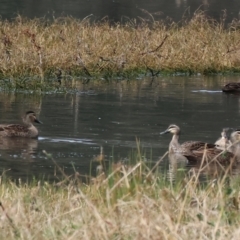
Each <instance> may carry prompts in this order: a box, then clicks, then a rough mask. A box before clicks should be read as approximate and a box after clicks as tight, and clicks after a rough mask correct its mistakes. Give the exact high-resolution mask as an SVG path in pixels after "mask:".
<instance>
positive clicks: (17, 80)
mask: <svg viewBox="0 0 240 240" xmlns="http://www.w3.org/2000/svg"><path fill="white" fill-rule="evenodd" d="M223 25H224V23H217V22H215V21H213V20H212V19H208V18H206V17H205V16H204V13H202V12H199V13H196V14H195V15H194V17H193V18H192V19H191V20H190V21H184V20H183V21H182V23H181V24H176V23H172V24H164V23H161V22H153V23H152V24H151V25H148V24H146V23H145V22H144V21H143V22H142V23H136V22H135V21H129V23H126V24H125V25H120V24H115V25H114V26H113V25H110V24H109V23H108V22H103V23H90V21H88V20H87V19H85V20H83V21H81V20H77V19H73V18H59V19H56V20H54V21H53V22H49V21H47V20H45V19H34V20H29V19H24V18H23V17H21V16H18V17H17V18H16V19H15V20H13V21H11V22H8V21H0V29H1V31H0V35H1V44H0V53H1V56H2V58H1V65H0V77H1V79H2V80H3V81H2V85H4V84H5V85H6V86H7V87H9V88H12V89H21V88H22V89H25V88H27V89H28V88H30V89H34V88H37V89H41V88H42V89H43V90H44V88H49V87H50V88H51V87H52V88H58V87H59V85H60V82H61V87H62V86H65V85H66V86H67V88H69V87H71V86H72V84H73V82H74V81H75V80H76V79H77V80H79V79H80V81H86V80H87V79H97V78H100V77H101V78H103V79H105V80H110V79H113V78H121V79H126V78H132V77H136V76H141V75H142V74H148V75H150V76H151V75H158V74H179V73H181V74H196V73H201V74H212V73H229V72H230V73H231V72H240V68H239V63H240V58H239V54H238V53H239V49H240V43H239V38H240V33H239V30H238V27H239V26H238V25H237V24H236V23H235V24H231V25H230V26H228V27H227V28H224V27H223ZM5 85H4V86H5Z"/></svg>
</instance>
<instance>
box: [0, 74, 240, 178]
mask: <svg viewBox="0 0 240 240" xmlns="http://www.w3.org/2000/svg"><path fill="white" fill-rule="evenodd" d="M238 79H239V77H238V76H214V77H203V76H198V77H161V78H154V79H152V78H145V79H141V80H132V81H127V80H123V81H113V82H112V83H101V81H100V80H99V81H95V82H92V83H91V82H90V83H89V84H87V85H86V84H85V85H79V87H78V91H77V92H76V93H73V94H69V93H67V94H41V95H40V94H39V95H37V94H29V93H28V94H24V93H5V92H0V105H1V108H0V122H1V123H21V116H22V115H23V114H24V112H25V111H27V110H34V111H35V112H36V113H37V115H38V116H39V117H38V118H39V119H40V120H41V121H42V122H43V124H42V125H38V126H37V127H38V129H39V139H38V140H15V139H1V140H0V171H1V172H3V171H6V173H7V175H8V176H11V177H12V178H14V179H18V178H21V179H32V178H33V176H36V177H37V178H41V177H44V178H45V179H49V180H56V176H55V173H56V167H55V165H54V163H53V162H52V161H51V160H50V159H48V158H47V157H46V155H45V154H44V153H43V150H45V151H47V152H48V153H51V154H52V157H53V158H54V159H55V161H56V162H57V164H58V165H59V166H60V167H61V168H63V169H64V171H65V173H66V174H68V175H69V174H73V173H74V169H75V170H76V171H78V172H79V173H80V174H82V175H85V174H86V175H89V174H90V172H91V173H92V174H93V175H95V174H96V167H97V165H98V163H96V162H94V161H93V160H94V158H95V157H96V156H97V155H98V154H99V153H100V149H101V147H102V149H103V152H104V156H105V160H106V161H115V162H117V161H120V160H123V161H127V160H129V159H130V158H131V157H132V156H134V155H136V154H137V141H136V140H138V141H140V147H141V151H142V152H141V154H142V156H144V158H145V159H146V161H149V162H150V161H151V162H153V163H155V162H157V161H158V160H159V158H160V157H161V156H163V155H164V154H165V153H166V151H167V149H168V144H169V141H170V139H171V136H170V135H160V134H159V133H160V132H161V131H163V130H165V129H166V128H167V127H168V125H169V124H170V123H175V124H177V125H179V126H180V127H181V129H182V135H181V140H180V141H181V142H183V141H187V140H200V141H204V142H215V141H216V139H217V138H218V137H220V132H221V130H222V128H223V127H227V126H231V127H237V126H239V125H240V124H239V117H240V96H237V95H226V94H224V93H222V92H221V86H223V85H224V84H225V83H227V82H231V81H238ZM168 165H169V161H168V159H167V158H164V160H163V161H162V162H161V163H160V167H159V168H160V169H161V171H165V170H167V171H166V172H168V171H169V166H168Z"/></svg>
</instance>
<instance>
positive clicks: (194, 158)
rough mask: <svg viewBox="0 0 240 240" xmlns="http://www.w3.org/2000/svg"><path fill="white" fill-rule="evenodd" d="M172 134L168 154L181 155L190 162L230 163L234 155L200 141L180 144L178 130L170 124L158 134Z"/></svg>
mask: <svg viewBox="0 0 240 240" xmlns="http://www.w3.org/2000/svg"><path fill="white" fill-rule="evenodd" d="M165 133H172V134H173V137H172V140H171V142H170V144H169V153H177V154H182V155H183V156H184V157H186V158H187V159H188V161H191V162H200V161H202V159H203V158H204V160H209V161H211V160H213V159H215V160H216V161H217V162H219V163H223V164H225V163H230V162H231V161H232V159H234V155H233V154H232V153H231V152H228V151H222V150H220V149H218V148H216V145H215V144H211V143H204V142H200V141H187V142H184V143H182V144H180V143H179V142H178V140H179V136H180V128H179V127H178V126H177V125H175V124H171V125H170V126H169V127H168V128H167V129H166V130H165V131H163V132H161V133H160V134H165Z"/></svg>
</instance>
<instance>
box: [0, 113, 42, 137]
mask: <svg viewBox="0 0 240 240" xmlns="http://www.w3.org/2000/svg"><path fill="white" fill-rule="evenodd" d="M22 120H23V125H20V124H0V137H25V138H37V137H38V130H37V128H36V127H35V126H34V125H33V123H34V122H35V123H42V122H41V121H39V120H38V119H37V117H36V114H35V112H33V111H28V112H26V113H25V115H24V117H23V118H22Z"/></svg>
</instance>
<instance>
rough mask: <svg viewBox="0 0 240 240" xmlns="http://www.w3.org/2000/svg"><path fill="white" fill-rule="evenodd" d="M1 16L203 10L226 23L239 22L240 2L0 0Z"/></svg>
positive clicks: (175, 14) (147, 15)
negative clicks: (234, 20)
mask: <svg viewBox="0 0 240 240" xmlns="http://www.w3.org/2000/svg"><path fill="white" fill-rule="evenodd" d="M0 5H1V8H0V16H1V18H2V19H9V20H10V19H12V18H14V17H16V16H17V14H21V15H23V16H26V17H28V18H35V17H38V18H43V17H45V18H48V19H53V18H55V17H63V16H72V17H74V18H79V19H83V18H85V17H87V16H88V17H91V19H92V20H100V19H103V18H105V19H106V17H107V18H108V19H110V20H111V21H114V22H125V21H128V20H129V19H132V18H135V19H146V20H148V21H150V22H151V21H152V20H153V19H154V20H164V21H169V20H173V21H175V22H179V21H180V20H182V18H183V17H184V18H187V17H191V16H193V14H194V12H196V11H199V10H202V11H204V13H205V14H206V15H207V16H210V17H211V18H214V19H216V20H217V21H220V20H221V19H224V20H225V21H226V23H230V22H232V20H233V19H237V20H239V9H240V2H239V0H231V1H229V0H211V1H210V0H194V1H192V0H151V1H146V0H138V1H135V0H131V1H129V0H121V1H120V0H112V1H110V0H95V1H90V0H78V1H76V0H51V1H49V0H41V1H35V0H21V1H19V0H0Z"/></svg>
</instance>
